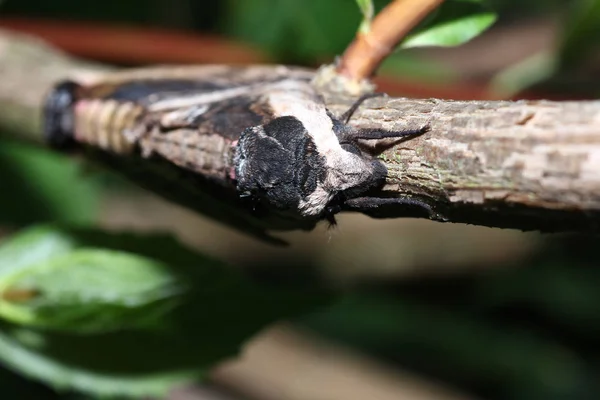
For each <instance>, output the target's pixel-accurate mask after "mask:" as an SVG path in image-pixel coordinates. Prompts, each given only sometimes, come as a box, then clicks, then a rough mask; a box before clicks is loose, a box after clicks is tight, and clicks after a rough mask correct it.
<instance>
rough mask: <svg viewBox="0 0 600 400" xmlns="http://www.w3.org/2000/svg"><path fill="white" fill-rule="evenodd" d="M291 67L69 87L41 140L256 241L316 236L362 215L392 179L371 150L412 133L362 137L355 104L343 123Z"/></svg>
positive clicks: (152, 71)
mask: <svg viewBox="0 0 600 400" xmlns="http://www.w3.org/2000/svg"><path fill="white" fill-rule="evenodd" d="M311 78H312V74H311V73H310V72H308V71H304V70H299V69H288V68H286V67H276V68H273V67H251V68H248V67H246V68H244V67H227V66H200V67H171V68H168V67H163V68H147V69H138V70H129V71H124V72H117V73H112V74H107V75H106V76H105V77H103V78H102V79H101V80H99V81H97V82H94V83H88V84H83V83H76V82H74V81H64V82H61V83H58V84H57V85H56V86H55V87H54V88H53V89H52V90H51V92H50V93H49V94H48V96H47V98H46V101H45V105H44V134H45V138H46V140H47V141H48V143H49V144H50V145H52V146H54V147H56V148H60V149H71V150H74V149H75V150H79V151H83V152H85V153H86V154H87V155H88V156H90V157H92V158H94V159H95V160H98V161H100V162H102V163H104V164H107V165H109V166H111V167H112V168H114V169H116V170H117V171H118V172H119V173H121V174H124V175H125V176H128V177H129V178H131V179H132V180H133V181H134V182H136V183H138V184H139V185H141V186H142V187H145V188H147V189H150V190H152V191H154V192H157V193H158V194H160V195H162V196H163V197H166V198H167V199H169V200H172V201H175V202H177V203H179V204H182V205H184V206H187V207H190V208H192V209H194V210H197V211H199V212H200V213H203V214H205V215H207V216H208V217H211V218H214V219H216V220H218V221H220V222H224V223H226V224H228V225H230V226H233V227H235V228H237V229H240V230H242V231H245V232H247V233H250V234H252V235H254V236H256V237H258V238H261V239H264V240H268V241H270V242H273V243H281V241H280V239H278V238H276V237H273V236H271V235H270V234H269V231H271V230H293V229H303V230H310V229H312V228H314V226H315V224H316V223H317V222H319V221H321V220H329V221H330V222H331V223H335V217H334V216H335V214H336V213H338V212H340V211H345V210H348V211H361V212H367V211H369V210H372V209H373V208H376V207H378V206H380V205H383V204H389V203H404V204H411V205H415V204H416V205H420V206H423V207H426V208H427V205H426V204H422V203H420V202H418V201H416V200H412V199H407V198H377V197H369V196H365V194H366V193H369V192H370V191H372V190H374V189H377V188H379V187H381V186H382V185H383V183H384V181H385V178H386V175H387V170H386V167H385V166H384V164H383V163H382V162H381V161H379V160H378V159H377V158H376V155H375V154H373V153H372V152H370V151H369V150H368V149H366V148H365V147H364V146H363V145H361V141H364V140H367V141H368V140H376V139H383V138H397V139H401V138H410V137H412V136H415V135H419V134H422V133H424V132H425V131H426V130H427V127H422V128H419V129H414V130H405V131H397V132H395V131H381V130H364V129H362V130H361V129H356V128H353V127H351V126H350V125H349V124H348V120H349V119H350V117H351V116H352V114H353V113H354V111H355V110H356V108H357V107H358V106H359V104H360V102H361V101H362V100H364V99H359V101H358V102H357V103H356V104H355V105H354V106H353V107H352V108H351V109H350V110H348V111H347V112H346V113H345V114H344V115H342V116H339V117H336V116H334V115H333V114H332V113H331V112H330V111H329V110H328V109H327V108H326V106H325V103H324V102H323V99H322V97H321V96H320V94H319V93H318V92H317V90H316V89H315V88H314V87H313V85H312V84H311Z"/></svg>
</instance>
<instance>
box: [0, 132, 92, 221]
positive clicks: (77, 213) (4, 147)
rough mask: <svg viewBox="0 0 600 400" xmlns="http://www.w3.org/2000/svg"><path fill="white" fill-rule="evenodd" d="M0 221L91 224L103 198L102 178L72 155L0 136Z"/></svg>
mask: <svg viewBox="0 0 600 400" xmlns="http://www.w3.org/2000/svg"><path fill="white" fill-rule="evenodd" d="M0 170H1V171H2V179H0V193H2V196H0V222H2V223H4V224H7V223H8V224H15V225H24V224H29V223H34V222H35V223H39V222H47V221H60V222H69V223H90V222H92V221H93V220H94V219H95V217H96V211H97V210H98V205H99V200H100V199H101V188H102V185H101V184H100V181H99V180H98V179H96V178H94V177H91V176H85V175H84V174H83V172H82V170H81V168H80V166H79V165H78V164H77V163H76V162H75V161H73V160H70V159H69V158H67V157H65V156H62V155H59V154H54V153H52V152H50V151H48V150H46V149H43V148H38V147H35V146H32V145H27V144H23V143H17V142H13V141H10V140H6V139H0Z"/></svg>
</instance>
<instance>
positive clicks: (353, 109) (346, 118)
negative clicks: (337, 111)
mask: <svg viewBox="0 0 600 400" xmlns="http://www.w3.org/2000/svg"><path fill="white" fill-rule="evenodd" d="M381 96H385V93H367V94H363V95H362V96H360V97H359V98H358V99H357V100H356V101H355V102H354V104H352V105H351V106H350V108H349V109H348V110H347V111H346V112H345V113H343V114H342V115H341V117H340V120H342V121H344V123H345V124H347V123H348V122H349V121H350V118H352V115H354V113H355V112H356V110H358V107H360V105H361V104H362V103H364V102H365V100H369V99H372V98H373V97H381Z"/></svg>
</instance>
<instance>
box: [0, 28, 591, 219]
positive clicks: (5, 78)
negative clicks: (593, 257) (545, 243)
mask: <svg viewBox="0 0 600 400" xmlns="http://www.w3.org/2000/svg"><path fill="white" fill-rule="evenodd" d="M250 68H251V67H250ZM105 69H106V68H105V67H103V66H98V65H92V64H87V63H82V62H80V61H75V60H72V59H70V58H68V57H66V56H64V55H62V54H60V53H58V52H56V51H54V50H51V49H49V48H48V47H46V46H45V45H43V44H41V43H39V42H38V41H36V40H32V39H29V38H25V37H22V36H18V35H14V34H8V33H5V32H0V71H1V72H2V80H1V81H0V105H1V106H2V108H1V109H0V126H1V127H4V128H6V127H8V128H12V129H13V130H15V131H18V133H19V134H20V135H22V136H24V137H27V138H28V139H36V138H37V139H39V135H40V129H39V115H40V106H41V102H42V98H43V95H44V94H45V93H46V91H47V90H48V89H49V88H50V86H51V85H52V84H53V83H54V82H55V81H57V80H58V79H62V78H65V77H67V76H69V77H71V78H75V79H79V80H86V79H90V77H93V76H97V74H98V73H100V72H102V71H104V70H105ZM325 97H326V101H327V104H328V107H329V108H330V109H331V110H332V111H333V112H334V113H336V114H341V113H342V112H343V111H345V110H346V109H347V108H348V107H349V106H350V104H352V102H353V101H354V100H355V99H354V98H351V97H344V96H342V95H340V94H339V93H337V94H336V93H325ZM351 124H354V125H356V126H360V127H362V128H376V129H386V130H399V129H406V128H417V127H421V126H423V125H425V124H428V125H429V126H430V127H431V130H430V131H429V132H427V133H426V134H424V135H422V136H420V137H419V138H416V139H411V140H408V141H404V142H402V143H396V144H395V145H393V146H391V144H390V143H387V144H388V145H390V146H391V147H389V148H387V150H385V151H384V152H383V154H382V160H383V161H384V162H385V164H386V166H387V168H388V171H389V177H388V179H387V183H386V185H385V187H384V189H383V191H382V192H380V193H376V195H377V196H408V197H411V198H413V199H418V200H421V201H424V202H426V203H428V204H430V205H431V207H432V208H433V209H434V210H435V211H436V212H437V213H438V214H440V215H441V216H443V217H444V218H445V219H446V220H448V221H451V222H462V223H469V224H478V225H487V226H493V227H506V228H518V229H540V230H544V231H568V230H579V231H590V230H591V231H597V230H598V225H599V224H598V221H599V216H600V214H599V213H600V211H599V210H600V101H589V102H549V101H520V102H508V101H442V100H434V99H427V100H415V99H404V98H386V97H380V98H374V99H371V100H368V101H366V102H365V103H364V104H363V105H362V106H361V107H360V109H359V110H358V111H357V113H356V114H355V115H354V117H353V118H352V120H351ZM377 145H378V147H381V148H383V145H384V143H378V144H377ZM370 214H371V215H372V216H374V217H378V218H392V217H399V216H412V217H426V216H427V214H426V213H423V212H422V210H420V209H418V208H414V209H413V208H406V207H405V206H399V205H389V206H384V207H379V208H377V209H374V210H373V212H372V213H370Z"/></svg>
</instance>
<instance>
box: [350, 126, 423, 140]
mask: <svg viewBox="0 0 600 400" xmlns="http://www.w3.org/2000/svg"><path fill="white" fill-rule="evenodd" d="M430 130H431V127H430V126H429V125H423V126H422V127H420V128H414V129H403V130H400V131H386V130H383V129H357V130H353V131H351V132H347V133H346V135H345V138H346V139H347V140H358V139H363V140H377V139H386V138H395V139H401V138H405V137H415V136H419V135H422V134H424V133H426V132H429V131H430Z"/></svg>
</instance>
